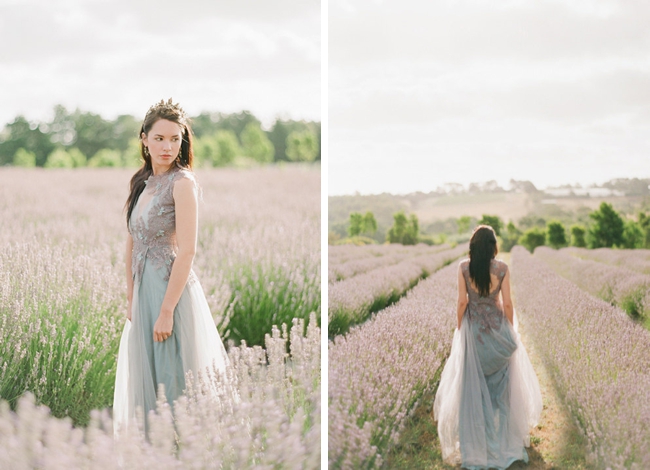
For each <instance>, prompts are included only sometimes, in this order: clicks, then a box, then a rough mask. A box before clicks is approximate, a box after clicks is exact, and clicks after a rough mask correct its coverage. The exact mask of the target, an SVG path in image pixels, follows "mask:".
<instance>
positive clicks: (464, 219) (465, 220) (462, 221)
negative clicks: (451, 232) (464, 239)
mask: <svg viewBox="0 0 650 470" xmlns="http://www.w3.org/2000/svg"><path fill="white" fill-rule="evenodd" d="M471 222H472V218H471V217H470V216H469V215H463V216H461V217H459V218H458V221H457V222H456V223H457V224H458V233H459V234H461V233H465V232H469V228H470V224H471Z"/></svg>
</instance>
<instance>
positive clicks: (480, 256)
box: [469, 225, 498, 297]
mask: <svg viewBox="0 0 650 470" xmlns="http://www.w3.org/2000/svg"><path fill="white" fill-rule="evenodd" d="M497 253H498V249H497V236H496V234H495V233H494V229H493V228H492V227H490V226H489V225H479V226H478V227H476V229H474V233H473V234H472V238H471V239H470V241H469V277H470V278H471V280H472V281H474V284H475V285H476V287H477V288H478V293H479V295H480V296H481V297H487V296H488V295H490V281H491V279H490V263H491V262H492V260H493V259H494V257H495V256H496V255H497Z"/></svg>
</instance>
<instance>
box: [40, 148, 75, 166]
mask: <svg viewBox="0 0 650 470" xmlns="http://www.w3.org/2000/svg"><path fill="white" fill-rule="evenodd" d="M73 167H74V160H73V159H72V156H71V155H70V154H69V153H68V152H67V151H66V150H65V149H63V148H58V149H56V150H54V151H53V152H52V153H51V154H49V155H48V157H47V161H46V162H45V168H73Z"/></svg>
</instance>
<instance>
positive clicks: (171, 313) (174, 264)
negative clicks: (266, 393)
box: [113, 98, 228, 434]
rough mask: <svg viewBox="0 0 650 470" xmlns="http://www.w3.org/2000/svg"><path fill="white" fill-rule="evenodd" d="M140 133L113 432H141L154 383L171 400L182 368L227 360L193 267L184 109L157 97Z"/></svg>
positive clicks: (193, 197) (193, 204) (217, 365)
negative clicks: (132, 428)
mask: <svg viewBox="0 0 650 470" xmlns="http://www.w3.org/2000/svg"><path fill="white" fill-rule="evenodd" d="M140 137H141V155H142V159H143V160H144V164H143V166H142V167H141V168H140V169H139V170H138V171H137V172H136V173H135V175H133V178H132V179H131V192H130V194H129V197H128V200H127V202H126V207H127V215H126V219H127V226H128V232H129V233H128V235H127V239H126V240H127V242H126V284H127V298H128V305H129V307H128V311H127V321H126V324H125V327H124V331H123V334H122V340H121V342H120V350H119V355H118V365H117V376H116V380H115V398H114V405H113V419H114V425H115V433H116V434H117V433H118V432H120V431H121V430H123V429H124V428H125V427H129V428H130V427H131V426H133V425H135V426H137V428H139V429H140V430H141V431H145V432H146V430H147V428H148V426H147V414H148V413H149V411H150V410H153V409H155V408H156V395H157V391H158V387H159V385H160V384H162V385H163V386H164V389H165V395H166V397H165V398H166V399H167V401H168V403H169V404H170V405H173V401H174V400H175V399H176V398H178V397H179V396H180V395H181V394H182V393H183V391H184V390H185V388H186V384H185V377H186V374H187V373H188V372H192V373H194V374H198V373H205V372H206V368H210V370H211V371H213V370H216V371H218V372H224V371H225V368H226V366H227V365H228V357H227V355H226V351H225V348H224V347H223V343H222V342H221V339H220V338H219V333H218V332H217V329H216V327H215V324H214V321H213V320H212V315H211V314H210V309H209V307H208V304H207V301H206V299H205V295H204V293H203V289H202V287H201V285H200V284H199V281H198V279H197V277H196V275H195V274H194V272H193V271H192V261H193V259H194V253H195V250H196V239H197V226H198V215H197V214H198V212H197V192H198V188H197V184H196V181H195V179H194V174H193V173H192V161H193V152H192V137H191V129H190V126H189V123H188V121H187V118H186V115H185V112H184V111H183V110H182V109H181V108H180V106H179V105H178V104H173V103H172V100H171V98H170V99H169V101H167V102H164V101H162V100H161V101H160V102H159V103H157V104H156V105H154V106H152V107H151V108H150V109H149V111H148V112H147V114H146V116H145V118H144V122H143V124H142V129H141V131H140ZM138 409H140V410H141V411H142V412H143V413H144V422H141V418H140V419H139V418H138V417H137V413H136V410H138Z"/></svg>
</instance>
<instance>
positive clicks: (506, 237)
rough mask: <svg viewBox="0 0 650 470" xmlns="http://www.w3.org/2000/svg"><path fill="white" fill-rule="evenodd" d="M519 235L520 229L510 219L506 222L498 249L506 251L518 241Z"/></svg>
mask: <svg viewBox="0 0 650 470" xmlns="http://www.w3.org/2000/svg"><path fill="white" fill-rule="evenodd" d="M519 237H521V230H519V229H518V228H517V227H515V224H513V223H512V221H510V222H508V225H506V231H505V232H504V233H503V234H502V236H501V243H500V245H499V250H501V251H503V252H504V253H508V252H509V251H510V250H512V247H514V246H515V245H516V244H517V243H518V242H519Z"/></svg>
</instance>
